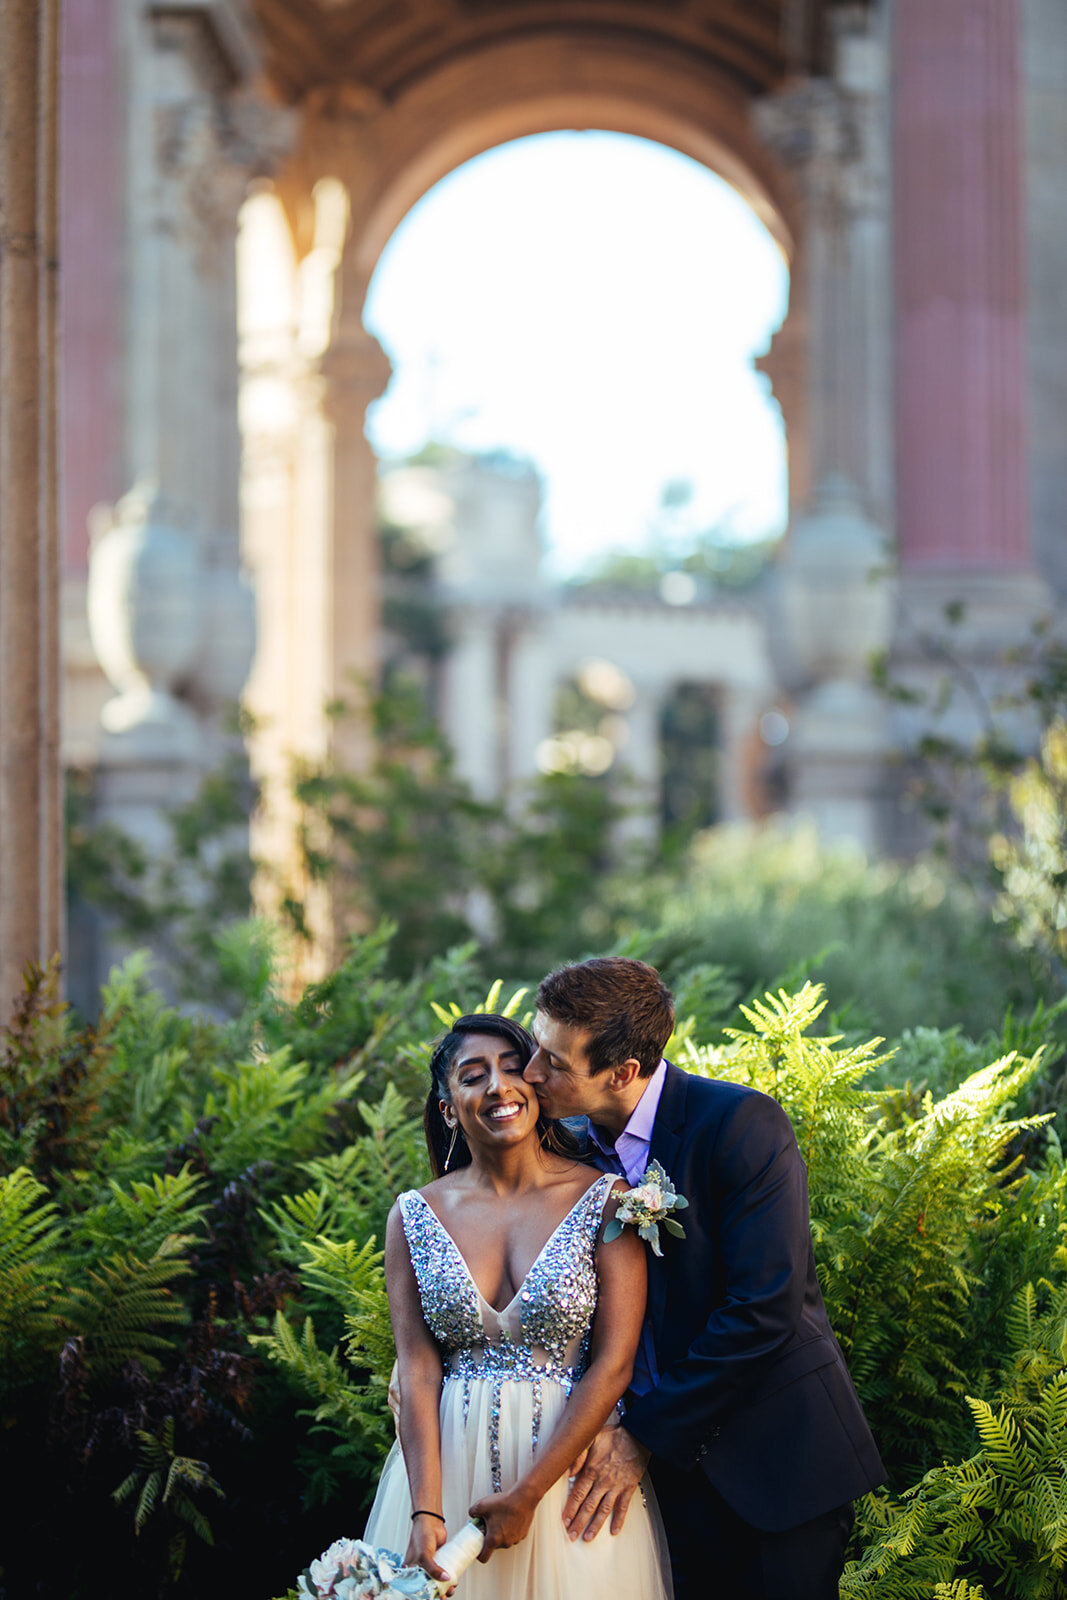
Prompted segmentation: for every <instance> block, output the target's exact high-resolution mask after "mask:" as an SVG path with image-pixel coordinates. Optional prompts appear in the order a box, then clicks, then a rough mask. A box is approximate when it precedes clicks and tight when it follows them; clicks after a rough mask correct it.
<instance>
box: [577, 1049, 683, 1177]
mask: <svg viewBox="0 0 1067 1600" xmlns="http://www.w3.org/2000/svg"><path fill="white" fill-rule="evenodd" d="M666 1077H667V1063H666V1062H665V1061H661V1062H660V1064H659V1066H658V1067H657V1068H656V1070H655V1072H654V1073H653V1074H652V1076H651V1077H650V1078H649V1080H648V1082H647V1083H646V1085H645V1088H644V1090H643V1092H642V1095H641V1098H640V1100H639V1101H638V1102H637V1104H636V1105H635V1106H634V1108H633V1110H632V1111H631V1113H630V1120H629V1122H627V1124H626V1126H625V1128H623V1130H622V1132H621V1133H620V1134H619V1135H618V1136H617V1137H616V1139H615V1140H614V1141H612V1139H611V1138H610V1137H609V1135H608V1133H607V1130H606V1129H603V1128H598V1127H597V1125H596V1123H595V1122H593V1121H592V1120H591V1119H590V1122H589V1137H590V1139H591V1140H592V1141H593V1143H594V1144H595V1145H596V1147H597V1149H598V1150H600V1151H602V1152H603V1154H604V1155H606V1156H613V1155H614V1154H615V1153H616V1149H617V1147H618V1144H619V1141H620V1140H621V1139H639V1140H641V1142H642V1143H644V1144H651V1142H652V1129H653V1127H654V1126H655V1122H656V1112H657V1111H658V1110H659V1102H660V1097H661V1095H662V1094H663V1084H664V1081H665V1080H666Z"/></svg>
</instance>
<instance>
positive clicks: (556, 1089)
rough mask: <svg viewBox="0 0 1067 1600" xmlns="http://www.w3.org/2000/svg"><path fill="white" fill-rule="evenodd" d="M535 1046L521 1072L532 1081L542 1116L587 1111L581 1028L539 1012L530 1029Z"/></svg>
mask: <svg viewBox="0 0 1067 1600" xmlns="http://www.w3.org/2000/svg"><path fill="white" fill-rule="evenodd" d="M531 1031H532V1033H533V1036H534V1039H535V1040H536V1042H537V1049H536V1051H535V1052H534V1054H533V1055H532V1056H531V1057H530V1060H529V1061H528V1062H527V1065H526V1072H525V1074H524V1076H525V1078H526V1082H527V1083H528V1084H532V1085H533V1087H534V1089H535V1090H536V1091H537V1098H538V1100H539V1101H540V1102H541V1110H542V1111H543V1112H544V1113H545V1116H546V1117H553V1118H559V1117H573V1116H580V1115H582V1114H583V1113H584V1112H585V1111H587V1110H588V1106H587V1105H586V1103H585V1099H586V1091H587V1090H588V1087H589V1085H588V1083H586V1084H584V1085H583V1084H582V1081H581V1080H583V1079H587V1078H588V1076H589V1058H588V1056H587V1054H586V1048H585V1046H586V1039H587V1033H586V1030H585V1029H582V1028H575V1027H571V1026H568V1024H567V1023H565V1022H557V1021H556V1019H555V1018H554V1017H549V1016H546V1014H545V1013H544V1012H543V1011H539V1012H538V1013H537V1015H536V1017H535V1018H534V1024H533V1028H532V1030H531Z"/></svg>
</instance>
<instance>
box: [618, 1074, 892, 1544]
mask: <svg viewBox="0 0 1067 1600" xmlns="http://www.w3.org/2000/svg"><path fill="white" fill-rule="evenodd" d="M650 1158H651V1159H653V1160H656V1161H659V1162H660V1163H661V1164H662V1166H663V1167H664V1169H665V1170H666V1172H667V1174H668V1176H669V1177H670V1178H671V1179H672V1181H673V1183H674V1186H675V1188H676V1189H677V1190H678V1192H679V1193H681V1194H683V1195H685V1197H686V1199H687V1200H688V1201H689V1209H688V1210H687V1211H685V1212H684V1213H681V1214H680V1216H679V1220H680V1221H681V1222H682V1224H683V1225H684V1227H685V1232H686V1237H685V1238H684V1239H678V1238H675V1237H674V1236H673V1235H671V1234H669V1233H668V1232H667V1230H666V1229H664V1228H661V1229H660V1237H661V1243H662V1249H663V1258H662V1259H658V1258H657V1257H656V1256H654V1255H652V1254H651V1252H650V1253H649V1258H648V1283H649V1302H648V1316H649V1318H650V1320H651V1325H652V1336H653V1344H654V1347H655V1352H656V1363H657V1367H658V1372H659V1378H658V1382H657V1383H656V1385H655V1387H654V1388H652V1389H651V1390H650V1391H649V1392H648V1393H647V1394H644V1395H640V1396H636V1397H635V1396H631V1397H630V1398H629V1401H628V1404H627V1410H626V1415H625V1418H624V1425H625V1427H626V1428H627V1429H628V1430H629V1432H631V1433H632V1434H633V1435H634V1436H635V1438H637V1439H639V1440H640V1441H641V1442H642V1443H643V1444H645V1445H646V1446H647V1447H648V1448H649V1449H650V1450H651V1451H652V1454H653V1457H657V1456H658V1457H662V1458H663V1459H664V1460H666V1461H668V1462H670V1463H672V1464H673V1465H674V1466H675V1467H682V1468H686V1467H690V1468H692V1469H694V1470H696V1469H697V1468H699V1469H701V1470H703V1472H704V1473H706V1475H707V1477H708V1479H709V1480H710V1481H711V1483H712V1484H713V1485H714V1487H715V1488H716V1489H717V1490H718V1492H719V1493H720V1494H721V1495H722V1497H723V1499H724V1500H725V1501H726V1502H727V1504H728V1505H730V1506H731V1507H732V1508H733V1509H734V1510H735V1511H736V1512H737V1513H738V1515H739V1516H741V1517H742V1518H744V1520H745V1521H746V1522H749V1523H751V1524H752V1525H753V1526H754V1527H757V1528H762V1529H765V1530H768V1531H781V1530H784V1529H786V1528H792V1527H796V1526H798V1525H799V1524H800V1523H802V1522H806V1521H808V1520H809V1519H810V1518H812V1517H815V1516H818V1515H820V1514H821V1513H822V1512H825V1511H830V1510H832V1509H833V1508H834V1507H836V1506H840V1505H843V1504H845V1503H846V1502H847V1501H849V1500H854V1499H856V1498H857V1497H858V1496H860V1495H862V1494H865V1493H866V1492H867V1491H868V1490H869V1489H873V1488H875V1487H876V1486H877V1485H878V1484H880V1483H882V1482H884V1480H885V1471H884V1469H883V1467H882V1463H881V1460H880V1458H879V1455H878V1451H877V1448H876V1447H875V1443H874V1440H873V1438H872V1437H871V1432H870V1429H869V1428H868V1426H867V1423H866V1420H865V1418H864V1415H863V1412H862V1410H861V1408H860V1403H859V1399H858V1397H857V1395H856V1391H855V1389H854V1388H853V1385H852V1380H851V1379H850V1377H849V1375H848V1370H847V1368H846V1366H845V1362H844V1357H843V1356H842V1354H841V1349H840V1346H839V1345H838V1343H837V1340H836V1339H835V1338H834V1335H833V1332H832V1331H831V1328H830V1323H829V1321H828V1319H827V1315H826V1307H825V1306H824V1304H823V1299H822V1294H821V1292H820V1289H819V1284H818V1280H817V1279H816V1276H815V1261H814V1257H813V1254H812V1245H811V1228H810V1224H809V1217H808V1184H807V1169H806V1168H805V1165H804V1162H803V1159H802V1157H801V1154H800V1150H799V1148H798V1146H797V1141H796V1136H795V1134H794V1132H793V1126H792V1124H791V1122H790V1121H789V1118H788V1117H787V1116H786V1114H785V1112H784V1111H783V1110H782V1108H781V1107H780V1106H779V1105H778V1103H777V1102H776V1101H775V1100H772V1099H771V1098H770V1097H769V1096H767V1095H765V1094H760V1093H759V1092H758V1091H756V1090H754V1089H748V1088H744V1087H742V1086H740V1085H737V1084H732V1083H723V1082H720V1081H718V1080H715V1079H706V1078H698V1077H695V1076H691V1075H690V1074H689V1073H685V1072H682V1071H680V1070H679V1069H678V1068H677V1067H675V1066H671V1065H668V1067H667V1077H666V1081H665V1083H664V1086H663V1094H662V1097H661V1099H660V1103H659V1109H658V1111H657V1114H656V1122H655V1128H654V1130H653V1135H652V1144H651V1150H650ZM654 1477H655V1462H654V1461H653V1478H654Z"/></svg>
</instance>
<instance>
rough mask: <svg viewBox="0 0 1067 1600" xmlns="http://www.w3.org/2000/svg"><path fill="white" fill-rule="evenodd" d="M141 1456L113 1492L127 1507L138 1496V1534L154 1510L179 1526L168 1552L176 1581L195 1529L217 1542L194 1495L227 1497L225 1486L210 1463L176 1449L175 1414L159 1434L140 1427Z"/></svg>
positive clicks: (135, 1522) (135, 1520) (207, 1541)
mask: <svg viewBox="0 0 1067 1600" xmlns="http://www.w3.org/2000/svg"><path fill="white" fill-rule="evenodd" d="M137 1441H138V1446H139V1451H138V1454H139V1460H138V1463H137V1465H136V1466H135V1467H134V1468H133V1470H132V1471H131V1472H130V1473H129V1474H128V1475H127V1476H126V1477H125V1478H124V1479H123V1480H122V1482H121V1483H120V1484H119V1486H118V1488H117V1489H115V1490H114V1491H113V1493H112V1499H113V1500H114V1501H115V1504H116V1505H122V1504H123V1503H124V1502H125V1501H127V1500H129V1499H130V1498H131V1497H132V1496H133V1495H136V1496H137V1503H136V1505H135V1507H134V1514H133V1527H134V1532H135V1533H137V1534H140V1533H142V1532H143V1531H144V1528H145V1526H146V1524H147V1523H148V1521H149V1519H150V1518H151V1517H152V1516H153V1514H154V1513H155V1512H156V1511H157V1510H159V1509H161V1508H163V1507H166V1508H167V1509H169V1511H170V1512H171V1515H172V1517H173V1518H174V1519H175V1520H176V1521H177V1522H178V1523H179V1524H180V1526H179V1527H178V1528H177V1529H175V1531H174V1532H173V1533H172V1534H171V1537H170V1540H169V1546H168V1548H169V1554H170V1566H171V1576H172V1578H174V1579H177V1577H178V1576H179V1574H180V1572H181V1569H182V1566H183V1565H184V1560H185V1551H186V1544H187V1532H188V1531H191V1532H192V1533H195V1534H196V1536H197V1538H199V1539H202V1540H203V1541H204V1543H205V1544H214V1543H215V1536H214V1534H213V1532H212V1529H211V1524H210V1523H209V1522H208V1520H207V1517H206V1516H205V1515H204V1513H203V1511H202V1510H201V1509H200V1507H199V1506H198V1505H197V1503H196V1501H195V1499H194V1498H193V1497H194V1495H198V1494H202V1493H205V1492H207V1493H210V1494H214V1495H217V1496H218V1497H219V1498H220V1499H222V1498H224V1495H223V1490H222V1488H221V1486H220V1485H219V1484H218V1483H216V1482H215V1479H214V1478H213V1477H212V1475H211V1472H210V1471H209V1469H208V1464H207V1462H206V1461H197V1460H194V1459H193V1458H192V1457H191V1456H180V1455H178V1454H176V1452H175V1449H174V1418H173V1417H167V1418H165V1420H164V1423H163V1429H162V1432H161V1434H160V1435H159V1437H158V1438H157V1436H156V1435H155V1434H153V1433H149V1432H147V1431H146V1430H145V1429H143V1428H138V1430H137Z"/></svg>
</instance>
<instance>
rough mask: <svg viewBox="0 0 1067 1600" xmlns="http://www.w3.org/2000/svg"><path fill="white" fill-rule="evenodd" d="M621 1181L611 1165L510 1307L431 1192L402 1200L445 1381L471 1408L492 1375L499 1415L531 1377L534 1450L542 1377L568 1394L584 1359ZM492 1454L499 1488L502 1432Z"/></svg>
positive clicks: (408, 1193) (550, 1242)
mask: <svg viewBox="0 0 1067 1600" xmlns="http://www.w3.org/2000/svg"><path fill="white" fill-rule="evenodd" d="M614 1181H615V1179H614V1177H613V1176H612V1174H611V1173H605V1174H604V1175H603V1176H602V1177H600V1178H598V1179H597V1181H596V1182H595V1183H594V1184H592V1185H591V1186H590V1188H588V1189H587V1190H586V1192H585V1194H584V1195H582V1197H581V1198H580V1199H579V1200H578V1201H577V1203H576V1204H575V1205H574V1206H572V1208H571V1209H570V1211H568V1213H567V1215H566V1216H565V1217H564V1218H563V1221H562V1222H561V1223H560V1224H559V1226H558V1227H557V1228H556V1229H555V1231H554V1232H553V1233H552V1235H551V1236H550V1238H549V1239H548V1240H547V1242H546V1243H545V1245H544V1247H543V1248H542V1250H541V1253H540V1254H539V1255H538V1257H537V1259H536V1260H535V1261H534V1263H533V1265H532V1266H531V1267H530V1270H529V1272H527V1274H526V1276H525V1278H524V1279H523V1280H522V1283H521V1284H520V1285H519V1288H518V1290H517V1291H516V1293H515V1294H514V1295H513V1297H512V1299H511V1301H510V1302H509V1304H508V1305H506V1306H505V1307H504V1309H503V1310H502V1311H497V1310H495V1309H494V1307H492V1306H491V1305H489V1304H488V1302H487V1301H486V1300H485V1298H484V1297H483V1295H482V1294H481V1292H480V1291H479V1289H478V1286H477V1284H476V1283H475V1282H474V1279H473V1277H472V1276H471V1272H470V1268H469V1267H468V1266H467V1263H466V1261H465V1260H464V1258H463V1255H462V1253H461V1252H460V1249H459V1246H458V1245H457V1244H456V1242H455V1240H454V1239H453V1238H452V1236H451V1234H450V1233H449V1232H448V1230H447V1228H446V1227H445V1226H444V1224H443V1223H442V1222H441V1221H440V1219H439V1218H438V1217H437V1215H436V1213H435V1212H434V1211H433V1209H432V1207H431V1206H430V1205H429V1204H428V1203H427V1201H425V1200H424V1199H423V1197H422V1195H421V1194H419V1193H418V1191H417V1190H415V1189H409V1190H407V1191H406V1192H405V1193H404V1194H402V1195H401V1196H400V1199H399V1205H400V1215H401V1218H402V1220H403V1224H404V1234H405V1237H406V1238H407V1242H408V1250H409V1251H410V1253H411V1263H412V1266H413V1267H414V1269H415V1280H416V1282H417V1284H418V1287H419V1298H420V1300H421V1301H422V1310H423V1315H424V1317H425V1318H426V1325H427V1327H428V1328H429V1329H430V1332H431V1333H432V1334H433V1336H434V1338H435V1339H436V1340H437V1342H438V1344H439V1345H440V1346H441V1349H442V1354H443V1356H444V1361H445V1371H444V1381H445V1382H446V1383H447V1382H449V1380H451V1379H460V1380H462V1382H463V1385H464V1416H466V1412H467V1406H468V1401H469V1395H470V1385H471V1382H472V1381H474V1380H476V1379H487V1380H489V1381H490V1382H491V1383H492V1385H493V1406H492V1413H493V1414H494V1416H495V1417H496V1418H499V1411H500V1390H501V1386H502V1385H503V1384H504V1383H507V1382H527V1383H530V1384H532V1385H533V1389H534V1438H533V1445H534V1448H535V1449H536V1447H537V1432H538V1426H539V1422H540V1414H541V1384H542V1382H544V1381H546V1380H548V1381H551V1382H554V1383H559V1384H561V1385H562V1387H563V1388H564V1389H565V1390H566V1391H567V1392H568V1393H569V1392H570V1389H571V1387H572V1385H573V1384H574V1383H575V1382H576V1380H577V1379H578V1378H579V1377H580V1376H581V1374H582V1371H583V1370H584V1367H585V1362H586V1356H587V1353H588V1348H589V1330H590V1328H591V1326H592V1321H593V1313H594V1312H595V1310H596V1296H597V1278H596V1257H595V1251H596V1240H597V1234H598V1232H599V1230H600V1223H601V1219H602V1217H603V1212H604V1204H605V1202H606V1200H607V1196H608V1193H609V1191H610V1189H611V1186H612V1184H613V1183H614ZM490 1455H491V1458H492V1463H493V1479H494V1488H496V1489H499V1473H500V1468H499V1449H498V1442H497V1439H496V1437H495V1435H494V1436H493V1437H492V1438H491V1439H490Z"/></svg>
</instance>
